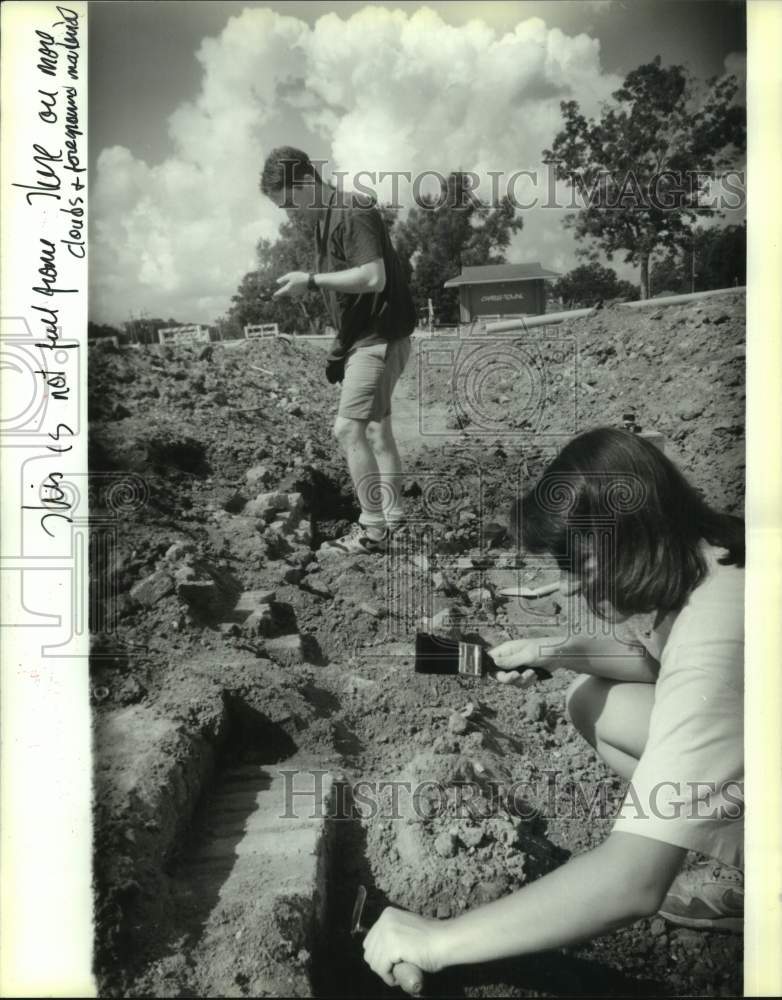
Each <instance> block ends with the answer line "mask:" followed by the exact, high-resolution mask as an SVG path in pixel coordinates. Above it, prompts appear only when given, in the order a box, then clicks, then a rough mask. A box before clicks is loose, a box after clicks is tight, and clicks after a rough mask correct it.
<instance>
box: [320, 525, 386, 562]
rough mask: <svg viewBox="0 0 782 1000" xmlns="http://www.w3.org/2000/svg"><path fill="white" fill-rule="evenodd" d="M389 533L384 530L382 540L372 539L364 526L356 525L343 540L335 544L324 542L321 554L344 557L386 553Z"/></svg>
mask: <svg viewBox="0 0 782 1000" xmlns="http://www.w3.org/2000/svg"><path fill="white" fill-rule="evenodd" d="M388 539H389V532H388V529H384V531H383V534H382V535H381V537H380V538H372V537H371V535H369V534H368V533H367V529H366V528H365V527H364V525H363V524H354V525H353V526H352V528H351V529H350V531H348V533H347V534H346V535H343V536H342V538H338V539H337V540H336V541H333V542H324V543H323V544H322V545H321V547H320V551H321V552H326V551H328V552H329V553H341V554H342V555H348V556H356V555H370V554H372V553H373V552H385V551H386V550H387V549H388Z"/></svg>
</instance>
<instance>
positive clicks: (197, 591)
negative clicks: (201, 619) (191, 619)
mask: <svg viewBox="0 0 782 1000" xmlns="http://www.w3.org/2000/svg"><path fill="white" fill-rule="evenodd" d="M177 594H179V596H180V597H181V598H182V600H184V601H187V603H188V604H189V605H190V606H191V607H192V608H194V609H196V610H198V611H201V612H208V611H211V610H212V609H213V608H214V607H215V605H216V604H217V603H218V601H219V598H220V592H219V590H218V587H217V584H216V583H215V581H214V580H183V581H182V582H180V583H178V584H177Z"/></svg>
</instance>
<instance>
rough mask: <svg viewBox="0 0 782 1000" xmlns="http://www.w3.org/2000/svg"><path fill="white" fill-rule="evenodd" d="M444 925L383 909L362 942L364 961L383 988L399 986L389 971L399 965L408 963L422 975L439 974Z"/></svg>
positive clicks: (443, 922)
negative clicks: (379, 979)
mask: <svg viewBox="0 0 782 1000" xmlns="http://www.w3.org/2000/svg"><path fill="white" fill-rule="evenodd" d="M447 923H448V922H447V921H444V920H431V919H429V918H428V917H419V916H417V915H416V914H415V913H408V912H407V911H406V910H397V909H395V908H394V907H392V906H387V907H386V908H385V910H383V912H382V913H381V914H380V917H379V918H378V920H377V922H376V923H375V924H374V925H373V926H372V927H371V928H370V930H369V933H368V934H367V936H366V937H365V938H364V958H365V960H366V962H367V964H368V965H369V967H370V968H371V969H372V971H373V972H376V973H377V975H378V976H380V978H381V979H382V980H383V982H384V983H386V985H387V986H399V985H401V984H400V983H398V982H397V981H396V979H395V978H394V971H393V970H394V966H395V965H397V964H398V963H399V962H410V963H411V964H412V965H416V966H418V968H419V969H421V970H422V971H423V972H439V971H440V970H441V969H442V968H443V963H442V961H441V959H440V957H439V956H440V953H441V942H442V938H443V934H444V929H445V926H446V925H447Z"/></svg>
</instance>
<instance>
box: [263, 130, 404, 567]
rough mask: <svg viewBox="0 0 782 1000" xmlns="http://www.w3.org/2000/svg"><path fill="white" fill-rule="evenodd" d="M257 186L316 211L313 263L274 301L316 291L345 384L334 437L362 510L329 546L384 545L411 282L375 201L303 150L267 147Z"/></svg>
mask: <svg viewBox="0 0 782 1000" xmlns="http://www.w3.org/2000/svg"><path fill="white" fill-rule="evenodd" d="M261 191H262V192H263V193H264V194H265V195H266V196H267V197H268V198H270V199H271V200H272V201H273V202H274V203H275V205H278V206H279V207H280V208H285V209H287V210H298V211H308V212H314V213H316V234H315V236H316V256H317V266H316V270H315V271H312V272H307V271H290V272H289V273H288V274H284V275H283V276H282V277H281V278H279V279H278V284H279V285H280V287H279V289H278V290H277V291H276V292H275V294H274V298H279V297H281V296H283V295H293V296H298V295H303V294H304V293H305V292H307V291H317V290H318V289H320V291H321V294H323V296H324V298H325V300H326V305H327V308H328V312H329V315H330V316H331V319H332V322H333V324H334V326H335V328H336V330H337V335H336V337H335V338H334V343H333V344H332V346H331V351H330V352H329V355H328V358H327V362H326V378H327V379H328V380H329V382H331V383H336V382H341V383H342V391H341V394H340V401H339V409H338V415H337V419H336V422H335V424H334V434H335V436H336V438H337V440H338V441H339V443H340V445H341V446H342V448H343V450H344V452H345V457H346V458H347V463H348V468H349V470H350V476H351V479H352V481H353V487H354V489H355V491H356V496H357V498H358V502H359V505H360V507H361V514H360V516H359V520H358V524H356V525H354V526H353V528H352V529H351V530H350V531H349V532H348V533H347V535H345V536H344V537H343V538H341V539H340V540H339V541H337V542H332V543H330V545H329V547H330V548H332V549H336V550H338V551H341V552H344V553H346V554H349V553H354V554H355V553H362V552H384V551H385V550H386V548H387V546H388V542H389V539H390V537H391V534H392V532H393V531H394V530H395V529H396V528H398V527H399V526H400V524H401V522H402V516H403V515H402V508H401V502H400V485H401V471H402V467H401V462H400V459H399V452H398V450H397V446H396V441H395V440H394V434H393V430H392V428H391V395H392V393H393V391H394V386H395V385H396V382H397V380H398V378H399V376H400V375H401V373H402V371H403V369H404V367H405V365H406V363H407V360H408V358H409V356H410V334H411V333H412V332H413V330H414V329H415V325H416V310H415V305H414V303H413V299H412V296H411V294H410V289H409V287H408V285H407V282H406V281H405V279H404V276H403V274H402V268H401V265H400V263H399V258H398V257H397V255H396V251H395V250H394V248H393V246H392V244H391V241H390V239H389V237H388V232H387V230H386V227H385V223H384V222H383V218H382V216H381V215H380V212H379V211H378V210H377V208H376V207H375V205H374V202H373V201H372V200H371V199H370V198H367V197H365V196H362V195H358V194H355V193H351V192H345V191H342V190H340V189H338V188H333V187H331V186H330V185H328V184H325V183H324V182H323V180H322V178H321V176H320V174H319V173H318V171H317V170H316V168H315V167H314V166H313V164H312V162H311V161H310V158H309V156H307V154H306V153H303V152H302V151H301V150H300V149H294V148H293V147H291V146H282V147H280V148H279V149H274V150H272V152H271V153H270V154H269V156H268V158H267V160H266V163H265V164H264V168H263V173H262V175H261Z"/></svg>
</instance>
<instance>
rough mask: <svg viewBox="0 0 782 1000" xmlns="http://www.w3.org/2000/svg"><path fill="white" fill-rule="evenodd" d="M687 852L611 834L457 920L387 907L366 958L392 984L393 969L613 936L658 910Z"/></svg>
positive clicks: (435, 967)
mask: <svg viewBox="0 0 782 1000" xmlns="http://www.w3.org/2000/svg"><path fill="white" fill-rule="evenodd" d="M685 854H686V851H685V850H684V849H683V848H681V847H675V846H674V845H672V844H665V843H662V842H661V841H657V840H651V839H649V838H647V837H640V836H637V835H635V834H623V833H613V834H611V836H610V837H609V838H608V840H606V841H605V843H603V844H601V845H600V847H598V848H596V849H595V850H593V851H590V852H589V853H587V854H582V855H580V856H579V857H577V858H574V859H573V860H572V861H569V862H568V863H567V864H566V865H563V866H562V867H561V868H558V869H557V870H556V871H554V872H551V873H550V874H549V875H545V876H544V877H543V878H541V879H538V880H537V881H536V882H533V883H532V884H531V885H529V886H526V887H525V888H523V889H520V890H518V892H514V893H512V894H511V895H510V896H506V897H504V898H503V899H498V900H496V902H494V903H489V904H487V905H486V906H482V907H479V908H478V909H475V910H472V911H470V912H469V913H465V914H464V915H462V916H460V917H455V918H454V919H452V920H430V919H427V918H424V917H418V916H416V915H415V914H412V913H406V912H405V911H403V910H396V909H393V908H390V907H389V908H388V909H386V910H384V911H383V913H382V915H381V917H380V919H379V920H378V921H377V923H376V924H375V925H374V926H373V927H372V928H371V930H370V931H369V934H368V935H367V937H366V938H365V940H364V957H365V958H366V960H367V962H368V963H369V965H370V966H371V967H372V969H373V970H374V971H375V972H376V973H377V974H378V975H379V976H381V978H382V979H384V980H385V982H386V983H387V984H388V985H389V986H394V985H396V983H395V981H394V979H393V967H394V965H396V964H397V963H398V962H411V963H413V964H414V965H417V966H418V967H419V968H421V969H423V970H424V971H425V972H438V971H440V969H444V968H447V967H448V966H452V965H468V964H472V963H474V962H488V961H492V960H494V959H500V958H510V957H512V956H514V955H526V954H528V953H530V952H536V951H545V950H548V949H551V948H562V947H565V946H567V945H571V944H576V943H578V942H580V941H585V940H588V939H590V938H593V937H597V936H598V935H600V934H605V933H607V932H609V931H613V930H615V929H617V928H619V927H622V926H624V925H626V924H630V923H633V922H634V921H636V920H639V919H640V918H641V917H645V916H650V915H651V914H653V913H656V912H657V910H658V909H659V907H660V905H661V903H662V901H663V899H664V898H665V893H666V892H667V891H668V887H669V886H670V884H671V882H672V881H673V879H674V877H675V875H676V873H677V872H678V870H679V869H680V867H681V865H682V862H683V860H684V856H685Z"/></svg>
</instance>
